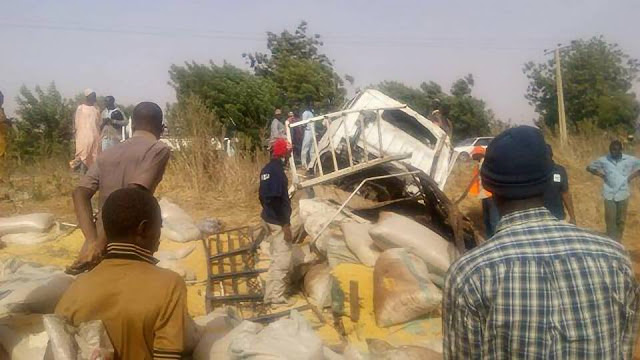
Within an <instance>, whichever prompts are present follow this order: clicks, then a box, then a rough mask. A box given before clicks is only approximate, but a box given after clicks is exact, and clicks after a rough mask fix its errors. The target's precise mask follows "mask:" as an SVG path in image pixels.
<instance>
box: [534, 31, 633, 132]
mask: <svg viewBox="0 0 640 360" xmlns="http://www.w3.org/2000/svg"><path fill="white" fill-rule="evenodd" d="M560 59H561V64H562V66H561V70H562V80H563V91H564V100H565V111H566V115H567V121H568V123H569V125H571V126H572V127H576V126H577V125H578V124H579V123H581V122H583V121H595V123H596V124H597V125H598V126H599V127H600V128H610V127H617V126H622V127H625V128H627V129H629V130H631V129H632V128H633V127H634V122H635V120H636V119H637V117H638V115H639V114H640V105H639V104H638V101H637V99H636V96H635V94H634V93H633V92H632V86H633V83H634V81H635V80H636V79H637V76H638V70H639V68H640V62H639V61H638V60H637V59H634V58H631V57H630V56H629V55H627V54H626V53H625V52H624V51H623V50H622V49H620V47H619V46H618V45H617V44H612V43H608V42H606V41H605V40H604V39H603V38H602V37H594V38H591V39H589V40H576V41H573V42H571V45H570V46H569V47H568V48H566V49H563V50H562V51H561V55H560ZM523 71H524V73H525V75H526V76H527V78H528V79H529V87H528V88H527V93H526V95H525V97H526V98H527V100H529V103H530V104H532V105H533V106H535V109H536V112H537V113H538V114H539V115H540V120H541V121H542V122H543V123H544V124H546V125H547V126H549V127H552V128H553V127H555V125H556V124H557V123H558V107H557V104H558V101H557V96H556V94H557V92H556V90H557V89H556V77H555V63H554V59H549V60H548V61H547V62H544V63H540V64H535V63H533V62H528V63H527V64H525V66H524V69H523Z"/></svg>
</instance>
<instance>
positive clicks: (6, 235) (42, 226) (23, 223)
mask: <svg viewBox="0 0 640 360" xmlns="http://www.w3.org/2000/svg"><path fill="white" fill-rule="evenodd" d="M53 224H54V216H53V214H49V213H34V214H29V215H19V216H11V217H2V218H0V240H2V242H4V243H5V244H20V245H32V244H39V243H42V242H45V241H50V240H53V239H55V237H56V236H57V233H58V229H57V228H54V229H52V228H53ZM50 230H51V231H50Z"/></svg>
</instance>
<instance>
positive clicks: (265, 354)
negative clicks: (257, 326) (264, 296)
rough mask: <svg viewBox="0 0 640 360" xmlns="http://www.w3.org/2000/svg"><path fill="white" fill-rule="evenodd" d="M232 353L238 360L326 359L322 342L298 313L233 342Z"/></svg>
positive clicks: (238, 337)
mask: <svg viewBox="0 0 640 360" xmlns="http://www.w3.org/2000/svg"><path fill="white" fill-rule="evenodd" d="M229 353H230V354H231V358H232V359H238V360H240V359H252V360H269V359H296V360H324V352H323V346H322V340H320V338H319V337H318V335H316V333H315V332H314V331H313V329H312V328H311V325H309V323H308V322H307V321H306V320H305V319H304V317H303V316H302V315H300V314H299V313H298V312H297V311H295V310H292V311H291V314H290V315H289V318H282V319H279V320H277V321H275V322H273V323H271V324H269V325H268V326H267V327H265V328H264V329H263V330H262V331H260V332H259V333H257V334H255V333H253V334H252V333H249V332H246V333H244V334H240V335H239V336H237V337H236V338H235V339H233V340H232V341H231V344H230V345H229Z"/></svg>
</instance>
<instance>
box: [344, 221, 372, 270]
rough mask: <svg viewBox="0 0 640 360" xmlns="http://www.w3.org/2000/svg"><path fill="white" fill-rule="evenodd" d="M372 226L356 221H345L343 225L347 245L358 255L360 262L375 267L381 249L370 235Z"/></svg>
mask: <svg viewBox="0 0 640 360" xmlns="http://www.w3.org/2000/svg"><path fill="white" fill-rule="evenodd" d="M372 226H373V225H371V224H359V223H356V222H345V223H342V225H341V228H342V233H343V234H344V240H345V242H346V244H347V247H348V248H349V250H351V251H352V252H353V253H354V254H355V255H356V256H357V257H358V260H360V262H362V263H363V264H364V265H366V266H369V267H373V266H374V265H375V264H376V260H378V257H379V256H380V249H379V248H378V247H377V246H376V245H375V243H374V242H373V239H372V238H371V236H370V235H369V229H371V227H372Z"/></svg>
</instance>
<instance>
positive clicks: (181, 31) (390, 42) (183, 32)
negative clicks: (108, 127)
mask: <svg viewBox="0 0 640 360" xmlns="http://www.w3.org/2000/svg"><path fill="white" fill-rule="evenodd" d="M0 26H4V27H9V28H22V29H31V30H51V31H71V32H80V33H83V32H84V33H107V34H122V35H143V36H156V37H189V38H203V39H213V40H239V41H264V40H265V38H266V36H265V35H263V34H252V33H237V32H227V31H219V30H218V31H215V30H214V31H211V30H209V31H196V30H194V29H186V28H174V29H169V28H165V29H163V28H155V29H156V30H141V29H125V28H107V27H88V26H81V25H75V26H74V25H55V24H30V23H20V22H10V21H0ZM147 29H154V28H153V27H147ZM326 40H329V41H330V43H329V45H331V46H333V45H337V46H341V45H343V46H364V47H407V46H420V47H425V48H433V49H470V48H472V49H481V50H499V51H502V50H507V51H509V50H540V48H539V47H532V46H508V45H499V44H494V43H493V42H496V41H499V39H468V38H455V37H431V38H410V37H409V38H408V37H406V36H402V35H399V36H397V37H396V38H386V39H385V38H376V37H371V36H369V37H367V36H364V37H362V36H354V35H330V36H327V37H322V41H323V42H326Z"/></svg>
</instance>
